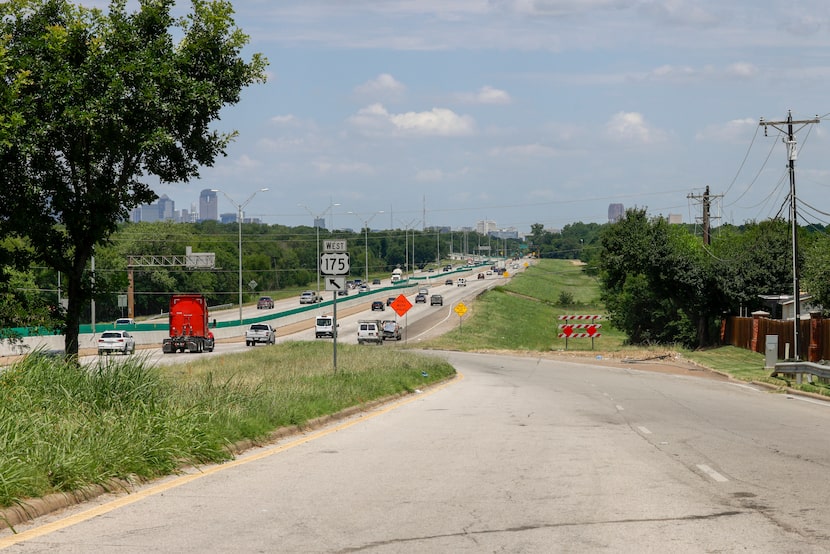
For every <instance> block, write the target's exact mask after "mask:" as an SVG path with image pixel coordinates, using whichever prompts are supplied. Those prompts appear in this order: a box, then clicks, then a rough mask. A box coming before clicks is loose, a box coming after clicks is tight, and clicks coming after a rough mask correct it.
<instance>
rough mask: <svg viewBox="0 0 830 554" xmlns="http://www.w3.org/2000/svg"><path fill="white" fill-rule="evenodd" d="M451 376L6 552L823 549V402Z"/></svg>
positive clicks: (4, 537)
mask: <svg viewBox="0 0 830 554" xmlns="http://www.w3.org/2000/svg"><path fill="white" fill-rule="evenodd" d="M440 355H443V356H446V357H447V358H448V359H449V360H450V362H451V363H453V364H454V365H455V367H456V368H457V369H458V370H459V372H460V374H461V376H460V377H459V378H458V379H456V380H454V381H451V382H449V383H447V384H445V385H443V386H441V387H437V388H434V389H430V390H426V391H423V392H421V393H419V394H415V395H413V396H411V397H409V398H407V399H405V400H404V401H402V402H399V403H395V404H389V405H386V406H383V407H381V408H378V409H375V410H374V411H371V412H368V413H365V414H363V415H361V416H359V417H354V418H351V419H347V420H343V421H339V422H337V423H332V424H331V425H330V426H328V427H325V428H322V429H319V430H317V431H314V432H309V433H307V434H305V435H301V436H293V437H288V438H285V439H283V440H280V441H279V443H277V444H274V445H270V446H267V447H263V448H258V449H255V450H252V451H249V452H248V453H246V454H245V455H243V456H241V457H240V458H238V459H237V460H236V461H234V462H231V463H227V464H224V465H218V466H209V467H204V468H199V469H198V470H192V471H189V472H188V473H187V474H185V475H181V476H176V477H171V478H168V479H165V480H162V481H159V482H156V483H153V484H150V485H148V486H145V487H142V488H141V489H139V490H138V491H136V492H134V493H133V494H129V495H112V496H106V497H100V498H98V499H96V500H94V501H92V502H89V503H87V504H85V505H83V506H77V507H73V508H71V509H68V510H66V511H64V512H63V513H60V514H54V515H51V516H47V517H43V518H40V519H39V520H37V521H36V522H34V523H33V524H30V525H23V526H18V528H17V531H18V532H19V534H18V535H12V534H10V533H9V532H8V531H7V530H6V531H2V532H0V549H3V548H6V549H7V550H6V551H8V552H26V553H29V552H50V553H51V552H69V553H74V552H107V553H139V552H141V553H145V552H188V553H189V552H199V553H205V552H223V553H224V552H373V553H374V552H383V553H386V552H390V553H391V552H395V553H398V552H453V553H456V552H476V553H478V552H545V553H547V552H655V553H656V552H659V553H665V552H776V553H778V552H827V551H828V550H830V534H829V533H830V531H828V530H830V511H828V510H827V509H826V507H827V499H828V498H830V484H828V479H827V478H826V476H827V469H828V465H830V442H828V441H827V440H826V439H825V438H824V435H825V434H826V431H827V429H830V408H829V407H828V404H826V403H823V402H818V401H812V400H810V399H805V398H799V397H792V396H787V395H782V394H771V393H769V392H766V391H764V390H762V389H758V388H755V387H753V386H748V385H744V384H737V383H733V382H729V381H723V380H720V381H718V380H710V379H701V378H696V377H688V376H685V375H677V374H664V373H656V372H649V371H643V370H641V369H639V368H637V367H621V366H620V364H617V365H616V366H615V365H614V364H610V363H606V362H605V361H600V360H595V361H593V362H591V363H572V362H567V361H562V360H559V359H549V358H534V357H517V356H499V355H483V354H464V353H447V354H440Z"/></svg>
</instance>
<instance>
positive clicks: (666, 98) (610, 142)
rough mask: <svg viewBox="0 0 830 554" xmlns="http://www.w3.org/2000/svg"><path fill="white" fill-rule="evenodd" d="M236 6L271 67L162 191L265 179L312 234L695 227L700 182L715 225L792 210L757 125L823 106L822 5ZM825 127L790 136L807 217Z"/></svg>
mask: <svg viewBox="0 0 830 554" xmlns="http://www.w3.org/2000/svg"><path fill="white" fill-rule="evenodd" d="M88 4H95V2H89V3H88ZM97 4H98V5H99V6H103V5H104V3H103V2H97ZM188 5H189V4H186V3H179V6H180V7H181V9H185V8H186V7H187V6H188ZM234 7H235V10H236V15H235V18H236V22H237V24H238V26H239V27H240V28H242V29H243V30H244V31H245V32H246V33H248V34H249V35H250V36H251V44H250V48H249V53H250V52H261V53H263V54H264V55H265V56H266V57H267V58H268V59H269V62H270V66H269V68H268V74H269V80H268V83H266V84H262V85H254V86H252V87H251V88H249V89H246V90H245V91H244V93H243V96H242V101H241V102H240V103H239V104H238V105H236V106H234V107H230V108H227V109H226V110H225V111H224V112H223V117H222V120H221V121H220V122H217V128H218V129H222V130H230V129H235V130H237V131H239V137H238V139H237V140H236V141H235V142H234V143H233V144H232V145H231V146H230V147H229V149H228V156H227V157H226V158H222V159H219V160H217V163H216V165H215V167H212V168H205V169H204V170H203V171H202V175H201V179H198V180H194V181H192V182H190V183H184V184H176V185H163V186H162V185H159V186H157V187H155V188H156V192H157V193H159V194H166V195H168V196H169V197H170V198H172V199H173V200H174V201H175V202H176V208H177V209H182V208H189V207H190V204H191V203H192V202H196V201H197V199H198V195H199V191H200V190H202V189H205V188H217V189H221V190H223V191H225V192H227V193H228V194H229V195H230V196H231V197H232V198H234V199H235V200H236V201H238V202H242V201H244V200H245V199H246V198H248V197H249V196H250V194H251V193H253V191H256V190H258V189H259V188H262V187H268V188H269V191H268V192H260V193H258V194H257V196H256V197H255V200H254V201H252V202H251V204H249V205H248V207H247V209H246V216H249V217H259V218H261V219H262V220H263V221H265V222H267V223H281V224H286V225H301V224H305V225H311V216H310V215H309V212H312V213H315V214H320V213H323V212H324V211H326V210H327V209H329V208H330V207H331V211H332V212H333V213H334V226H335V227H352V228H360V227H361V225H362V223H361V222H362V221H363V220H365V219H367V218H372V221H371V227H372V228H390V227H395V228H403V227H405V226H413V225H414V226H416V227H421V226H422V225H424V224H426V225H428V226H430V225H442V226H451V227H452V228H454V229H456V228H461V227H463V226H473V225H475V223H476V221H478V220H482V219H489V220H494V221H495V222H496V224H497V226H498V227H500V228H507V227H515V228H517V229H518V230H519V231H520V232H522V233H524V232H529V230H530V226H531V224H533V223H541V224H543V225H544V226H545V227H549V228H561V227H563V226H565V225H567V224H569V223H573V222H577V221H582V222H586V223H587V222H598V223H603V222H605V221H606V220H607V212H608V204H609V203H611V202H618V203H622V204H624V205H625V207H627V208H628V207H634V206H639V207H645V208H647V209H648V211H649V213H651V214H652V215H660V214H662V215H668V214H680V215H681V216H682V218H683V221H684V222H690V221H694V219H695V217H699V216H700V210H701V208H700V205H699V202H695V201H694V200H693V199H690V198H689V197H690V196H694V195H700V194H702V192H703V189H704V188H705V187H706V186H707V185H708V186H709V187H710V190H711V193H712V194H713V195H722V198H719V199H716V201H714V202H713V208H712V210H713V211H712V215H713V216H715V217H719V218H720V219H716V220H715V221H714V223H715V224H718V223H724V222H725V223H736V224H740V223H743V222H745V221H747V220H763V219H766V218H770V217H775V216H776V215H779V214H781V215H784V216H786V215H787V213H788V212H787V209H786V198H787V194H788V190H789V180H788V177H787V174H786V163H787V154H786V149H785V146H784V145H783V144H782V142H781V140H780V138H781V137H780V135H779V133H778V131H776V130H775V129H773V128H769V129H768V135H769V136H767V137H765V136H764V132H763V128H759V125H758V123H759V120H760V119H761V118H766V119H767V120H775V121H778V120H782V119H786V117H787V113H788V110H792V114H793V117H794V118H795V119H809V118H813V117H816V116H818V117H820V118H821V117H824V116H826V115H828V112H830V94H828V91H830V86H828V85H830V44H829V43H830V3H827V2H826V0H813V1H810V0H808V1H800V2H793V1H791V0H790V1H776V0H731V1H729V2H723V1H709V0H695V1H692V0H650V1H649V0H238V1H236V2H234ZM828 125H830V121H826V120H822V122H821V123H820V124H817V125H808V126H806V127H805V128H803V129H800V130H798V133H797V135H796V136H797V140H798V146H799V156H798V160H797V162H796V168H797V173H796V183H797V197H798V198H799V200H803V201H804V202H805V203H806V205H805V206H804V207H803V208H801V207H800V208H799V210H800V212H801V214H802V215H803V218H804V222H813V223H824V222H828V221H830V216H826V215H823V214H822V213H821V212H822V211H823V212H830V203H829V202H828V201H827V199H828V196H829V195H828V191H829V190H830V156H828V155H827V153H828V146H830V145H829V144H828V133H829V132H830V128H828ZM219 200H220V211H222V212H234V211H235V208H234V207H233V206H232V205H231V204H230V203H229V202H228V201H227V200H226V199H225V198H224V196H222V195H220V197H219ZM332 204H339V206H333V207H332ZM303 206H305V207H303ZM810 207H812V209H811V208H810ZM380 211H383V212H384V213H382V214H378V215H373V214H376V213H377V212H380ZM348 212H355V213H357V214H359V215H354V214H352V213H348ZM327 215H328V214H327ZM327 219H328V220H329V224H330V223H331V222H330V219H331V218H328V217H327Z"/></svg>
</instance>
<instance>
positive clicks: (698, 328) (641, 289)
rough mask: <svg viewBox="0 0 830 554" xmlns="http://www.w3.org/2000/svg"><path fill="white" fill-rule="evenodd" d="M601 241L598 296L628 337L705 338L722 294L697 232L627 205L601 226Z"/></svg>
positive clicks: (696, 341)
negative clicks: (622, 212) (618, 217)
mask: <svg viewBox="0 0 830 554" xmlns="http://www.w3.org/2000/svg"><path fill="white" fill-rule="evenodd" d="M601 247H602V254H601V256H600V270H601V271H600V276H601V281H602V285H603V292H602V296H603V300H604V301H605V304H606V306H607V308H608V311H609V315H610V317H611V320H612V321H613V322H614V324H615V325H617V327H619V328H620V329H622V330H624V331H625V332H626V334H627V335H628V338H629V340H630V341H631V342H632V343H647V342H664V343H665V342H679V343H683V344H686V345H689V346H695V345H697V346H705V345H707V344H710V342H711V335H710V332H711V330H712V324H713V321H714V318H715V317H717V316H719V315H720V313H721V311H722V309H723V306H724V300H723V298H722V294H721V293H720V290H719V288H718V287H717V282H716V279H715V274H714V271H713V268H712V263H711V259H710V258H709V257H708V256H707V255H706V253H705V252H704V250H703V248H702V245H701V243H700V241H699V240H698V239H697V238H695V237H694V236H693V235H690V234H689V233H688V232H687V230H686V229H684V228H683V227H680V226H675V225H669V223H668V221H666V220H665V219H664V218H653V219H650V218H649V217H648V216H647V215H646V212H645V210H641V209H630V210H628V211H627V212H626V214H625V217H624V218H622V219H621V220H620V221H618V222H616V223H613V224H610V225H608V226H607V227H606V228H604V229H603V232H602V236H601Z"/></svg>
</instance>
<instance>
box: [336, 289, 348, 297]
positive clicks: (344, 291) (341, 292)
mask: <svg viewBox="0 0 830 554" xmlns="http://www.w3.org/2000/svg"><path fill="white" fill-rule="evenodd" d="M337 296H349V289H347V288H345V289H340V290H339V291H337Z"/></svg>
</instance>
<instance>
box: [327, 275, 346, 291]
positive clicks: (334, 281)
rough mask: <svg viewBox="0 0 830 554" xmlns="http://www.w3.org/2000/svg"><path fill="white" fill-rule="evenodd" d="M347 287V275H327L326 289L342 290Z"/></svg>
mask: <svg viewBox="0 0 830 554" xmlns="http://www.w3.org/2000/svg"><path fill="white" fill-rule="evenodd" d="M345 288H346V278H345V277H326V290H330V291H334V292H340V291H341V290H344V289H345Z"/></svg>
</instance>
